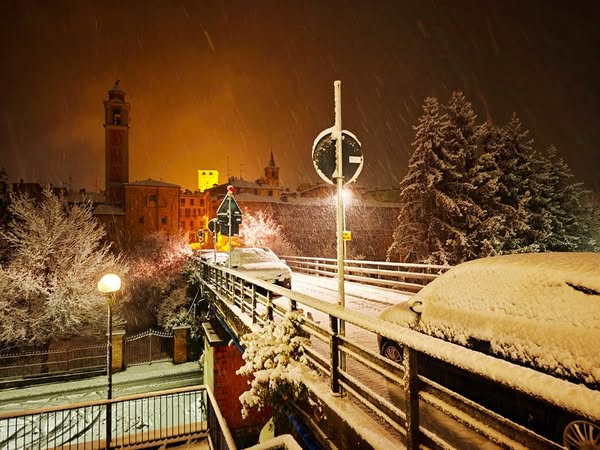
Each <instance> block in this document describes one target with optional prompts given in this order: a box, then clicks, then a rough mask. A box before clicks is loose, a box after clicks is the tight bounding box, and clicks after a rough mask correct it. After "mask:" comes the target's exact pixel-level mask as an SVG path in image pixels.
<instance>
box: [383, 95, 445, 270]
mask: <svg viewBox="0 0 600 450" xmlns="http://www.w3.org/2000/svg"><path fill="white" fill-rule="evenodd" d="M445 122H446V116H445V115H444V114H443V113H442V111H441V109H440V105H439V103H438V101H437V99H435V98H432V97H430V98H427V99H426V100H425V103H424V105H423V115H422V116H421V117H420V118H419V123H418V125H417V126H416V127H415V131H416V137H415V140H414V142H413V144H412V145H413V147H414V148H415V151H414V153H413V155H412V157H411V159H410V161H409V163H408V173H407V174H406V176H405V177H404V178H403V179H402V181H401V182H400V200H399V203H400V214H399V216H398V222H399V224H398V227H397V228H396V230H395V231H394V236H393V243H392V245H391V246H390V248H389V249H388V253H387V257H388V259H389V260H392V261H403V262H417V261H418V262H421V261H425V260H426V259H428V258H429V256H430V255H431V254H433V253H437V254H440V253H441V252H443V247H442V243H441V241H440V239H439V237H438V236H437V233H436V232H435V228H436V222H437V221H438V219H437V218H436V217H435V215H434V210H435V205H436V204H438V203H447V204H450V203H451V199H448V198H445V196H444V195H443V194H442V193H439V192H438V191H437V190H436V186H437V185H438V184H439V183H440V182H441V181H442V177H443V173H444V172H445V170H444V167H443V166H444V164H445V162H444V161H443V159H441V157H440V155H441V153H442V148H441V147H442V145H443V142H444V128H443V127H444V123H445Z"/></svg>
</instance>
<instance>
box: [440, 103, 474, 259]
mask: <svg viewBox="0 0 600 450" xmlns="http://www.w3.org/2000/svg"><path fill="white" fill-rule="evenodd" d="M445 110H446V112H447V117H448V123H447V126H446V127H445V133H444V139H445V144H444V148H445V152H444V155H445V157H446V158H447V160H448V161H449V162H450V165H449V166H448V167H449V170H448V171H447V172H446V173H445V174H444V179H445V183H444V184H445V191H446V194H447V195H448V196H449V197H451V198H452V199H453V200H454V203H455V204H456V208H452V209H451V210H450V211H449V214H448V219H447V220H448V222H449V223H450V224H451V226H452V228H453V230H454V232H453V234H451V235H449V236H448V238H447V239H446V241H445V243H444V247H445V250H446V253H447V259H448V261H449V262H452V263H454V264H456V263H459V262H462V261H465V260H468V259H472V258H473V256H474V247H475V245H474V243H473V242H472V239H471V237H472V234H473V230H475V229H477V228H478V227H479V224H480V222H481V220H482V218H483V211H482V209H481V208H480V207H479V206H478V205H477V203H476V202H475V201H474V196H475V187H474V185H473V180H472V177H473V170H474V167H475V163H476V152H477V143H478V140H479V136H480V128H481V127H479V126H478V125H477V124H476V121H477V116H476V114H475V112H474V111H473V107H472V106H471V103H469V102H468V101H467V99H466V98H465V96H464V94H463V93H462V92H454V93H453V94H452V96H451V98H450V101H449V102H448V106H447V107H446V108H445Z"/></svg>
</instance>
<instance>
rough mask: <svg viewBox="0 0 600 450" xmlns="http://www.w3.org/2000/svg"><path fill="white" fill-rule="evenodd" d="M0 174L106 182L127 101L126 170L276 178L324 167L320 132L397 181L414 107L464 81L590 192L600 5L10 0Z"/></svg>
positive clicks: (185, 183) (598, 103) (500, 120)
mask: <svg viewBox="0 0 600 450" xmlns="http://www.w3.org/2000/svg"><path fill="white" fill-rule="evenodd" d="M0 17H1V19H0V20H1V23H2V26H1V27H0V33H1V34H2V38H1V44H0V45H1V55H0V56H1V60H2V66H3V69H2V71H0V77H1V82H2V86H3V90H4V94H3V101H2V102H1V104H0V111H1V116H0V117H1V120H0V168H1V167H4V168H5V169H6V170H7V171H8V177H9V181H11V182H14V181H18V180H19V179H20V178H24V179H25V180H26V181H37V182H42V183H49V182H51V183H54V184H59V183H61V182H62V183H69V182H71V184H72V188H73V189H79V188H81V187H86V188H87V189H90V190H98V189H100V188H102V187H103V186H104V130H103V127H102V121H103V119H104V116H103V106H102V101H103V100H104V99H106V98H107V91H108V89H110V88H111V87H112V86H113V84H114V81H115V79H120V80H121V87H122V89H123V90H124V91H125V92H126V93H127V100H128V101H129V102H131V114H132V115H131V129H130V181H135V180H141V179H145V178H149V177H151V178H154V179H163V180H164V181H168V182H171V183H177V184H180V185H181V186H182V187H185V188H195V187H196V170H197V169H217V170H219V171H220V173H221V179H220V181H221V182H225V180H226V176H227V174H229V175H232V176H237V177H239V176H240V175H241V176H242V177H243V178H245V179H248V180H255V179H256V178H258V177H260V176H262V169H263V167H265V166H266V165H267V163H268V161H269V152H270V151H271V150H272V151H273V153H274V155H275V161H276V163H277V164H278V165H279V166H280V167H281V171H280V177H281V180H282V182H283V184H284V185H285V186H289V187H292V188H295V187H296V186H297V184H298V183H300V182H316V181H319V180H320V179H319V178H318V176H317V174H316V172H315V170H314V168H313V166H312V160H311V146H312V143H313V140H314V138H315V137H316V136H317V135H318V134H319V132H321V131H322V130H323V129H325V128H328V127H330V126H332V125H333V121H334V110H333V92H334V89H333V82H334V81H335V80H336V79H339V80H341V81H342V125H343V128H345V129H347V130H349V131H351V132H353V133H354V134H356V135H357V137H358V138H359V140H360V141H361V142H362V146H363V152H364V156H365V166H364V169H363V172H362V174H361V176H360V178H359V179H358V182H359V184H362V185H367V186H370V187H392V186H396V185H397V183H398V181H399V180H400V179H401V178H402V176H403V175H404V174H405V172H406V169H407V161H408V158H409V157H410V154H411V152H412V149H411V147H410V143H411V142H412V140H413V138H414V131H413V130H412V126H413V125H414V124H415V123H416V121H417V119H418V117H419V115H420V114H421V106H422V104H423V100H424V99H425V97H427V96H436V97H438V98H439V99H440V101H441V102H443V103H445V102H447V100H448V98H449V96H450V93H451V92H452V91H454V90H462V91H463V92H464V93H465V95H466V97H467V99H469V100H470V101H471V102H472V103H473V105H474V107H475V111H476V112H477V114H478V116H479V121H480V122H481V121H483V120H485V119H488V118H489V119H491V120H493V121H494V123H496V124H498V125H504V124H505V123H506V122H507V121H508V119H509V118H510V115H511V114H512V112H513V111H514V112H517V114H518V115H519V117H520V118H521V120H522V121H523V124H524V126H525V127H526V128H528V129H529V130H530V132H531V137H533V138H534V139H535V147H536V148H537V149H540V150H541V149H542V148H545V147H547V146H548V145H549V144H556V145H557V146H558V149H559V151H560V152H561V154H562V155H563V156H564V158H565V159H566V161H567V163H568V164H569V165H570V167H571V168H572V169H573V171H574V173H575V174H576V176H577V178H578V179H579V180H581V181H585V182H586V184H587V187H589V188H596V189H600V186H599V181H598V176H597V174H598V171H599V169H600V127H599V126H598V118H599V117H600V83H599V82H598V80H600V71H599V68H600V58H599V56H600V55H599V49H600V45H599V44H600V42H599V37H600V31H599V30H600V28H599V27H598V25H597V24H598V23H599V22H600V7H598V5H594V4H593V3H590V2H567V1H562V2H548V1H538V0H535V1H534V0H528V1H524V2H523V1H487V0H486V1H475V0H474V1H453V2H451V1H431V0H425V1H398V0H396V1H376V2H367V1H323V2H322V1H316V0H315V1H311V0H309V1H305V2H304V1H303V2H286V1H280V0H272V1H271V0H268V1H263V0H256V1H236V0H233V1H207V0H202V1H192V0H177V1H167V0H164V1H159V0H146V1H133V0H124V1H120V2H111V1H80V0H52V1H42V0H39V1H33V0H4V1H3V2H2V3H1V5H0Z"/></svg>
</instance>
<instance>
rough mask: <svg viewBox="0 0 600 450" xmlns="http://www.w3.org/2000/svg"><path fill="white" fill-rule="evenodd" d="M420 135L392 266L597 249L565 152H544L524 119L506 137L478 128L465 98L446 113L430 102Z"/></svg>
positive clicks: (403, 186)
mask: <svg viewBox="0 0 600 450" xmlns="http://www.w3.org/2000/svg"><path fill="white" fill-rule="evenodd" d="M415 131H416V137H415V141H414V142H413V146H414V148H415V151H414V153H413V155H412V158H411V160H410V161H409V168H408V173H407V175H406V176H405V177H404V179H403V180H402V181H401V183H400V205H401V206H400V208H401V210H400V214H399V216H398V227H397V229H396V230H395V232H394V235H393V243H392V245H391V246H390V248H389V249H388V259H390V260H400V261H405V262H436V263H445V262H448V263H450V264H456V263H459V262H462V261H465V260H468V259H473V258H478V257H484V256H490V255H497V254H504V253H516V252H540V251H581V250H586V249H587V250H594V249H597V248H598V244H597V241H596V238H595V236H597V233H598V224H597V221H596V222H595V220H594V217H593V213H591V212H590V210H591V209H590V208H589V207H586V205H585V200H586V193H585V191H584V190H583V189H582V186H581V184H578V183H574V182H573V181H572V173H571V171H570V169H569V167H568V166H567V165H566V164H565V163H564V161H562V160H561V159H560V158H558V157H557V151H556V149H554V148H551V149H550V150H549V151H548V156H546V155H544V154H542V153H541V152H539V151H536V150H535V148H534V146H533V140H532V139H531V138H530V137H529V131H528V130H526V129H525V128H524V126H523V124H522V123H521V121H520V119H519V118H518V117H517V115H516V114H514V115H513V116H512V117H511V119H510V120H509V122H508V123H507V124H506V125H505V126H503V127H499V126H495V125H493V124H492V123H486V124H483V125H477V123H476V115H475V113H474V112H473V110H472V107H471V105H470V103H469V102H467V100H466V99H465V97H464V95H462V94H461V93H460V92H457V93H454V94H453V95H452V97H451V99H450V101H449V102H448V105H446V106H440V105H439V103H438V101H437V99H434V98H428V99H426V100H425V103H424V107H423V115H422V116H421V118H420V119H419V123H418V125H417V126H416V127H415Z"/></svg>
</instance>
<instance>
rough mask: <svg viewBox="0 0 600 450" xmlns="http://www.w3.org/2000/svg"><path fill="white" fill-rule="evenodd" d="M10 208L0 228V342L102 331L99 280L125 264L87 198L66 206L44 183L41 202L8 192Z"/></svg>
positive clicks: (36, 341)
mask: <svg viewBox="0 0 600 450" xmlns="http://www.w3.org/2000/svg"><path fill="white" fill-rule="evenodd" d="M10 212H11V216H12V219H11V221H10V222H9V223H8V224H7V226H6V227H5V228H4V229H3V230H2V232H1V233H0V236H1V239H2V240H4V241H5V242H6V244H7V245H8V248H9V254H8V255H7V257H6V260H5V261H6V263H3V265H2V267H1V268H0V345H2V346H4V347H14V346H25V345H45V344H47V343H48V341H49V340H50V339H51V338H59V337H68V336H72V335H85V334H92V333H101V332H102V331H104V330H105V326H106V298H105V297H104V296H103V295H102V294H100V293H99V292H98V290H97V282H98V280H99V279H100V277H101V276H102V274H104V273H106V272H109V271H111V272H113V271H114V272H116V273H118V274H120V275H123V274H124V273H125V272H126V267H125V266H124V265H123V263H122V261H121V259H120V258H119V257H118V256H115V255H113V254H112V253H111V252H110V251H109V245H108V244H105V243H103V238H104V235H105V233H104V229H103V228H102V226H101V225H99V224H98V222H97V221H96V220H95V219H94V217H93V215H92V205H91V203H89V202H82V203H78V204H74V205H69V204H67V201H66V199H65V198H64V197H63V196H61V195H55V194H54V193H53V192H52V190H51V189H49V188H46V189H45V190H44V191H43V192H42V199H41V200H40V201H39V202H36V201H35V200H34V199H32V198H30V197H28V196H26V195H21V194H19V195H16V196H14V198H13V199H12V201H11V204H10Z"/></svg>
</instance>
